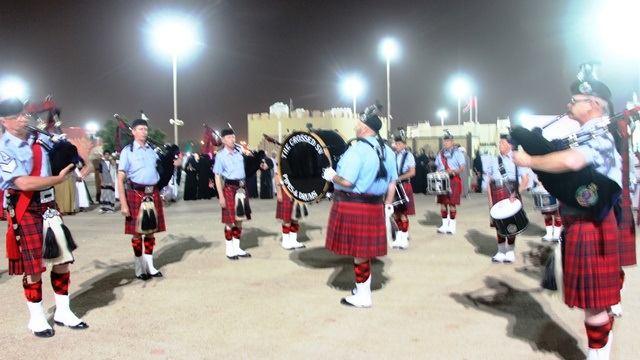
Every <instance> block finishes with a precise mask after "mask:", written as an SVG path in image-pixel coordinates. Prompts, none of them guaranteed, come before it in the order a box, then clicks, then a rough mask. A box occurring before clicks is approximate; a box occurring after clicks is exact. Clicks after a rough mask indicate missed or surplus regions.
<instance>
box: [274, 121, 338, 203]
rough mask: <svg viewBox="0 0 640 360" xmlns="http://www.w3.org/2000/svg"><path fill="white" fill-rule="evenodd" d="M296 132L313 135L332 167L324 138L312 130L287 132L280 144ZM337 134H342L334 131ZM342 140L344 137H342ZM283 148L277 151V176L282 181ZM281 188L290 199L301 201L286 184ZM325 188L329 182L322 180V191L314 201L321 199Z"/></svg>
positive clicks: (325, 190) (327, 188)
mask: <svg viewBox="0 0 640 360" xmlns="http://www.w3.org/2000/svg"><path fill="white" fill-rule="evenodd" d="M296 134H307V135H310V136H311V137H313V138H314V139H315V140H316V141H317V142H318V143H319V144H320V146H321V147H322V151H323V152H324V156H326V157H327V159H329V166H330V167H333V161H332V160H331V153H329V148H328V147H327V144H326V143H325V142H324V140H322V139H321V138H320V136H319V135H318V134H316V133H314V132H310V131H294V132H292V133H291V134H289V136H287V137H286V138H285V139H284V141H283V142H282V144H283V145H284V144H286V143H287V141H288V140H289V138H290V137H292V136H294V135H296ZM336 134H337V135H338V136H340V137H342V135H340V134H339V133H336ZM343 140H344V138H343ZM283 148H284V146H281V147H280V151H279V152H278V176H279V177H280V180H281V181H282V166H281V164H282V149H283ZM281 188H282V190H283V191H284V192H285V193H286V194H287V195H288V196H289V197H290V198H292V199H295V200H298V201H302V200H300V199H298V198H296V197H295V196H293V194H291V192H290V191H289V189H287V187H286V186H281ZM327 190H329V182H328V181H325V182H324V187H323V188H322V192H321V193H320V194H319V195H318V197H317V198H316V199H315V200H314V201H318V200H320V199H322V198H323V197H324V196H325V195H326V194H327ZM302 202H304V203H306V201H302Z"/></svg>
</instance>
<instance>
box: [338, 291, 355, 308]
mask: <svg viewBox="0 0 640 360" xmlns="http://www.w3.org/2000/svg"><path fill="white" fill-rule="evenodd" d="M352 291H353V290H352ZM354 295H355V294H354ZM340 304H342V305H346V306H353V307H355V305H353V304H352V303H350V302H348V301H347V299H345V298H342V299H340Z"/></svg>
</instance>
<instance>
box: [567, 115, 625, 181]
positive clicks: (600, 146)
mask: <svg viewBox="0 0 640 360" xmlns="http://www.w3.org/2000/svg"><path fill="white" fill-rule="evenodd" d="M602 120H603V119H602V118H595V119H591V120H589V121H587V122H586V123H585V124H584V125H582V127H581V128H580V130H581V131H587V130H590V129H593V128H594V127H595V126H596V125H597V124H598V123H599V122H600V121H602ZM576 150H578V151H580V152H581V153H582V154H583V155H584V157H585V159H586V160H587V163H588V164H591V165H593V166H594V168H595V169H596V171H597V172H599V173H600V174H602V175H605V176H606V177H608V178H609V179H611V180H613V181H615V182H616V183H617V184H618V185H620V187H622V158H621V157H620V154H618V151H616V147H615V143H614V141H613V136H612V135H611V134H610V133H607V134H606V135H605V136H598V137H595V138H593V139H591V140H589V141H588V142H587V143H586V144H583V145H580V146H578V147H576Z"/></svg>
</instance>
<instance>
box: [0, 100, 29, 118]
mask: <svg viewBox="0 0 640 360" xmlns="http://www.w3.org/2000/svg"><path fill="white" fill-rule="evenodd" d="M23 110H24V103H23V102H22V101H20V100H19V99H17V98H9V99H5V100H2V101H0V117H5V116H13V115H18V114H20V113H21V112H22V111H23Z"/></svg>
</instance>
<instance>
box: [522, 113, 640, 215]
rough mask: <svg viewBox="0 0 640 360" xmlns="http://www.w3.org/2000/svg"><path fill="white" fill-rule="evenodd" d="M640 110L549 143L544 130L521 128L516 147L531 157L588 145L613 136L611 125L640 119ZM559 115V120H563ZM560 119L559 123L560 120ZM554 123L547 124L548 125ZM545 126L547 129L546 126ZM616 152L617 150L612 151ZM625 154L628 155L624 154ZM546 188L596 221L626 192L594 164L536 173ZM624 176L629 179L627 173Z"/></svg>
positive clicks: (617, 116) (618, 115)
mask: <svg viewBox="0 0 640 360" xmlns="http://www.w3.org/2000/svg"><path fill="white" fill-rule="evenodd" d="M639 111H640V107H635V108H633V109H630V110H625V111H623V112H621V113H618V114H615V115H613V116H611V117H609V118H605V119H603V120H602V121H600V122H599V123H598V124H596V126H594V127H593V128H589V129H586V130H580V131H578V132H576V133H574V134H571V135H569V136H567V137H565V138H560V139H554V140H547V139H546V138H544V137H543V136H542V128H539V127H537V128H534V129H532V130H528V129H526V128H524V127H521V126H517V127H514V128H513V129H511V131H510V135H511V138H512V139H513V141H514V142H513V145H514V146H516V147H517V145H520V146H522V148H523V149H524V150H525V151H526V152H527V153H528V154H530V155H546V154H549V153H552V152H556V151H562V150H567V149H571V148H575V147H578V146H580V145H583V144H586V143H587V142H588V141H590V140H592V139H595V138H598V137H603V136H607V135H608V134H612V133H613V132H614V130H612V127H611V125H614V124H615V122H617V121H619V120H623V119H626V121H631V120H633V119H635V118H637V117H638V112H639ZM561 117H562V116H559V117H558V118H557V119H560V118H561ZM557 119H556V120H557ZM548 125H550V124H547V125H546V126H548ZM546 126H545V127H546ZM612 150H613V151H615V149H612ZM621 155H624V154H621ZM534 172H535V173H536V174H537V175H538V179H539V180H540V182H542V184H543V185H544V187H545V189H547V191H548V192H549V193H550V194H551V195H553V196H554V197H555V198H557V199H558V200H560V202H562V203H564V204H566V205H568V206H571V207H574V208H577V209H580V210H582V211H583V212H585V213H587V214H588V215H590V216H591V217H592V218H593V219H595V220H596V221H601V220H602V219H603V218H604V217H605V216H606V215H607V214H608V213H609V211H610V210H611V209H612V208H613V206H614V205H615V204H616V203H617V202H618V200H619V199H620V196H621V193H622V189H621V187H620V186H619V185H618V184H617V183H616V182H615V181H613V180H611V179H609V178H608V177H607V176H605V175H603V174H600V173H599V172H597V171H596V170H595V167H594V166H593V165H588V166H586V167H585V168H583V169H581V170H578V171H569V172H564V173H549V172H545V171H540V170H534ZM624 176H628V175H626V174H623V177H624Z"/></svg>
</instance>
